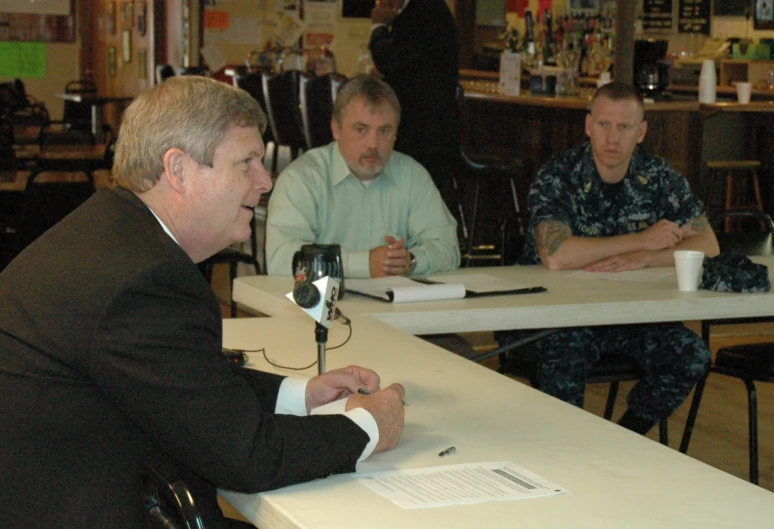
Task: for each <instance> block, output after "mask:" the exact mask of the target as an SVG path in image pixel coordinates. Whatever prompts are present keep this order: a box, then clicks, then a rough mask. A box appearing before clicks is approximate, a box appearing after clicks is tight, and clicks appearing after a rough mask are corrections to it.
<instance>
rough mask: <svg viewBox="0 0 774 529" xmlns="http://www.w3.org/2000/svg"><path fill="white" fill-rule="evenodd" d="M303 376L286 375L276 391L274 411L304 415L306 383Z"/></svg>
mask: <svg viewBox="0 0 774 529" xmlns="http://www.w3.org/2000/svg"><path fill="white" fill-rule="evenodd" d="M307 382H309V380H307V379H305V378H290V377H286V378H285V380H283V381H282V383H281V384H280V387H279V391H278V392H277V404H276V406H275V407H274V413H277V414H280V415H306V414H307V413H306V384H307Z"/></svg>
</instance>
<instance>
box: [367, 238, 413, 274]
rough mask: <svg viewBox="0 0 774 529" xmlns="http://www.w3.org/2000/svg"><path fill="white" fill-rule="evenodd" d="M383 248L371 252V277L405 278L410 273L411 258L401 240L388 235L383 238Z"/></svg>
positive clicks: (379, 247) (378, 247)
mask: <svg viewBox="0 0 774 529" xmlns="http://www.w3.org/2000/svg"><path fill="white" fill-rule="evenodd" d="M384 240H385V242H386V243H387V244H385V245H384V246H377V247H376V248H374V249H373V250H371V255H370V261H369V268H370V271H371V277H386V276H407V275H409V273H411V256H410V255H409V252H408V250H406V248H405V247H404V246H403V245H404V243H405V241H404V240H403V239H396V238H395V237H392V236H390V235H387V236H386V237H385V238H384Z"/></svg>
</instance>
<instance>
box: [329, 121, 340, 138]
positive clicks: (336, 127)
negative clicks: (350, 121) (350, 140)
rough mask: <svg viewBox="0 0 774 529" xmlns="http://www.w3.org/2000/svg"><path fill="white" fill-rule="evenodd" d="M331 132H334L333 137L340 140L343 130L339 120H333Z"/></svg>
mask: <svg viewBox="0 0 774 529" xmlns="http://www.w3.org/2000/svg"><path fill="white" fill-rule="evenodd" d="M331 133H332V134H333V139H334V140H336V141H339V134H340V133H341V131H340V130H339V122H338V121H336V120H335V119H332V120H331Z"/></svg>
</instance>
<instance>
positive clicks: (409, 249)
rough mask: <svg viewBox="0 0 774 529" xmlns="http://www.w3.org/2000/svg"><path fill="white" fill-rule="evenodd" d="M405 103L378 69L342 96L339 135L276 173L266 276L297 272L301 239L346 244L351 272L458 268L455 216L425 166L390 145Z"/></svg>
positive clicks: (336, 123) (336, 117)
mask: <svg viewBox="0 0 774 529" xmlns="http://www.w3.org/2000/svg"><path fill="white" fill-rule="evenodd" d="M399 120H400V104H399V103H398V99H397V97H396V96H395V93H394V92H393V91H392V89H391V88H390V87H389V86H388V85H387V84H385V83H384V82H382V81H380V80H378V79H376V78H375V77H372V76H359V77H355V78H353V79H352V80H350V81H349V82H347V83H346V84H345V85H344V86H343V87H342V89H341V91H340V92H339V94H338V97H337V99H336V104H335V106H334V110H333V120H332V121H331V129H332V131H333V137H334V139H335V140H336V141H334V142H333V143H331V144H330V145H327V146H325V147H320V148H317V149H313V150H311V151H308V152H307V153H305V154H304V155H303V156H301V157H300V158H298V159H297V160H295V161H294V162H293V163H291V164H290V165H289V166H288V167H287V168H286V169H285V170H284V171H282V174H280V176H279V178H278V179H277V183H276V186H275V188H274V192H273V193H272V196H271V200H270V201H269V214H268V220H267V229H266V262H267V267H268V272H269V274H270V275H292V270H291V268H292V265H291V262H292V259H293V254H294V253H295V252H296V251H298V250H299V249H300V248H301V246H302V245H303V244H309V243H313V242H315V243H321V244H334V243H335V244H339V245H341V253H342V260H343V264H344V274H345V276H346V277H355V278H368V277H384V276H390V275H409V274H417V275H420V274H429V273H432V272H442V271H445V270H453V269H455V268H457V267H459V264H460V253H459V246H458V242H457V223H456V221H455V220H454V218H453V217H452V216H451V214H450V213H449V210H448V209H447V208H446V205H445V204H444V202H443V200H442V199H441V195H440V193H439V192H438V189H436V187H435V185H434V184H433V181H432V180H431V178H430V175H429V174H428V172H427V171H426V170H425V169H424V167H422V166H421V165H420V164H419V163H418V162H416V161H415V160H414V159H413V158H411V157H409V156H406V155H404V154H401V153H398V152H393V145H394V143H395V134H396V131H397V128H398V122H399Z"/></svg>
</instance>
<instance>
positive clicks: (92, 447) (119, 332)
mask: <svg viewBox="0 0 774 529" xmlns="http://www.w3.org/2000/svg"><path fill="white" fill-rule="evenodd" d="M0 295H1V296H2V303H0V505H2V508H0V527H3V528H15V527H19V528H25V529H26V528H29V527H83V528H95V527H121V528H132V527H142V524H143V521H142V519H143V518H142V517H143V513H142V509H141V501H140V482H139V472H140V469H141V463H142V461H143V460H144V459H145V458H146V457H147V456H148V455H149V454H155V455H156V456H161V457H162V458H164V459H166V460H167V462H171V463H173V464H174V465H175V466H177V467H178V468H179V469H181V470H182V471H183V474H184V475H185V476H186V477H187V479H188V480H189V486H190V487H191V488H192V489H193V490H194V496H195V499H196V501H197V503H198V504H199V507H200V510H201V511H202V513H203V516H204V518H205V522H206V523H207V524H209V525H208V527H209V526H212V527H219V526H220V522H221V521H222V519H221V518H220V512H219V510H218V508H217V504H216V498H215V490H214V486H219V487H223V488H226V489H232V490H238V491H245V492H256V491H261V490H267V489H273V488H277V487H282V486H285V485H290V484H292V483H297V482H302V481H307V480H312V479H315V478H320V477H324V476H327V475H329V474H331V473H337V472H349V471H353V470H354V468H355V463H356V461H357V458H358V457H359V455H360V454H361V453H362V450H363V448H364V447H365V445H366V443H367V441H368V436H367V435H366V434H365V433H364V432H363V431H362V430H361V429H360V428H358V427H357V426H356V425H355V424H354V423H353V422H352V421H350V420H349V419H347V418H346V417H344V416H313V417H295V416H286V415H275V414H274V413H273V411H274V407H275V404H276V396H277V391H278V388H279V384H280V382H281V380H282V378H281V377H279V376H275V375H271V374H267V373H261V372H257V371H252V370H246V369H243V370H239V371H238V373H235V372H234V370H232V369H231V368H230V367H229V366H228V365H227V363H226V362H225V360H224V359H223V356H222V354H221V347H222V343H221V313H220V308H219V304H218V302H217V300H216V298H215V297H214V295H213V294H212V291H211V289H210V287H209V285H208V283H207V282H206V281H205V279H204V278H203V277H202V275H201V273H200V272H199V270H198V269H197V267H196V265H195V264H194V263H193V262H192V261H191V259H190V258H189V257H188V256H187V255H186V254H185V253H184V252H183V251H182V250H181V248H180V247H179V246H178V245H177V244H176V243H175V242H174V241H173V240H172V239H171V238H170V237H169V236H168V235H167V234H166V233H165V232H164V231H163V229H162V227H161V226H160V224H159V223H158V221H156V219H155V218H154V217H153V215H152V213H151V212H150V210H149V209H148V208H147V207H146V206H145V205H144V204H143V203H142V201H140V200H139V198H137V197H136V196H135V195H134V194H132V193H130V192H128V191H126V190H123V189H117V190H115V191H107V190H102V191H100V192H98V193H97V194H96V195H95V196H94V197H92V198H91V199H90V200H89V201H88V202H86V203H85V204H84V205H83V206H81V207H80V208H79V209H78V210H76V211H75V212H74V213H73V214H72V215H70V216H69V217H67V218H66V219H65V220H63V221H62V222H61V223H60V224H58V225H57V226H55V227H54V228H53V229H51V230H50V231H49V232H47V233H46V234H45V235H43V236H42V237H41V238H40V239H38V240H37V241H36V242H34V243H33V244H32V245H31V246H29V247H28V248H27V249H26V250H25V251H24V252H23V253H22V254H21V255H20V256H19V257H18V258H17V259H15V260H14V261H13V262H12V263H11V264H10V265H9V266H8V267H7V268H6V269H5V270H4V271H3V272H2V273H0ZM310 339H311V337H310ZM254 345H255V347H256V348H259V347H260V346H261V344H260V343H256V344H254ZM197 496H198V497H197Z"/></svg>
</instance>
